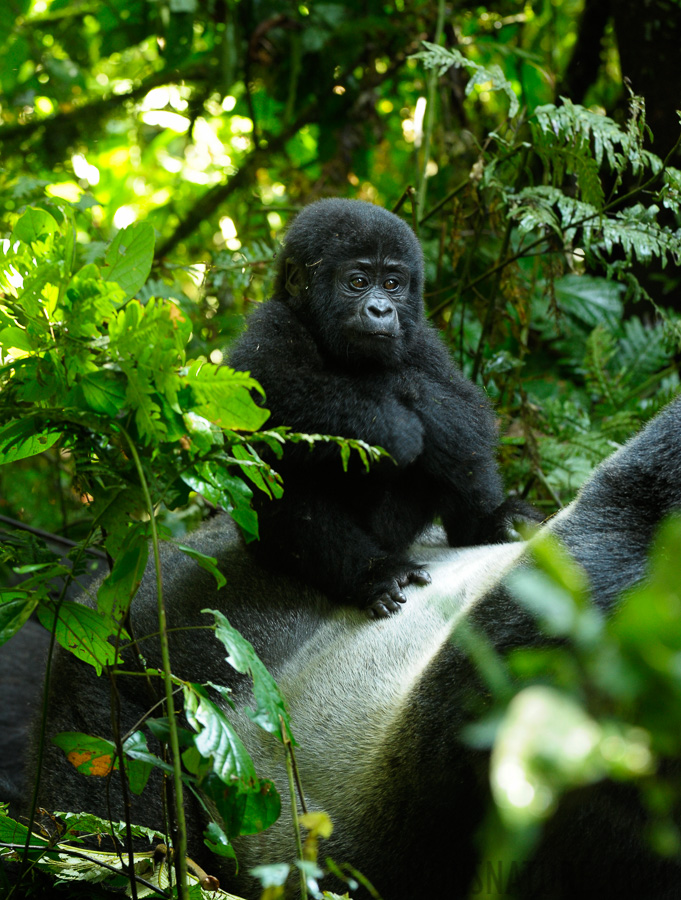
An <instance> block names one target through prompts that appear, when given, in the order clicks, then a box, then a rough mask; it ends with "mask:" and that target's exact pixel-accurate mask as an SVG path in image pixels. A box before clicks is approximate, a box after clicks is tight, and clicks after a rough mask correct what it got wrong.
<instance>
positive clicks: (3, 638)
mask: <svg viewBox="0 0 681 900" xmlns="http://www.w3.org/2000/svg"><path fill="white" fill-rule="evenodd" d="M37 605H38V596H37V595H36V594H27V593H25V592H23V591H0V646H1V645H2V644H4V643H6V642H7V641H8V640H9V639H10V638H11V637H12V636H13V635H15V634H16V633H17V631H19V629H20V628H21V626H22V625H23V624H24V622H26V621H28V619H29V617H30V615H31V613H32V612H33V610H34V609H35V608H36V606H37Z"/></svg>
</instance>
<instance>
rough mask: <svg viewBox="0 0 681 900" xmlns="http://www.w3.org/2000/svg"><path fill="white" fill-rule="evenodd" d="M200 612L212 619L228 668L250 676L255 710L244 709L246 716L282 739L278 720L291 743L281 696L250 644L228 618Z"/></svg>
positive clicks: (288, 724) (287, 720)
mask: <svg viewBox="0 0 681 900" xmlns="http://www.w3.org/2000/svg"><path fill="white" fill-rule="evenodd" d="M202 612H204V613H210V614H211V615H213V616H214V617H215V636H216V637H217V638H218V640H220V641H221V642H222V645H223V646H224V648H225V650H227V662H228V663H229V664H230V666H232V668H234V669H236V670H237V672H242V673H243V674H250V676H251V677H252V678H253V694H254V696H255V700H256V709H255V710H251V709H247V710H246V713H247V715H248V717H249V718H250V719H251V720H252V721H253V722H255V723H256V725H259V726H260V727H261V728H263V729H264V730H265V731H269V732H270V733H271V734H275V735H277V737H278V738H279V739H280V740H283V735H282V731H281V721H280V720H283V723H284V727H285V728H286V731H287V733H288V735H289V737H290V738H291V740H293V737H292V732H291V723H290V721H289V716H288V712H287V710H286V704H285V702H284V698H283V696H282V693H281V691H280V690H279V688H278V687H277V683H276V682H275V680H274V678H272V676H271V675H270V673H269V672H268V671H267V669H266V668H265V666H264V664H263V663H262V662H261V660H260V659H259V657H258V655H257V653H256V652H255V650H254V649H253V646H252V644H251V643H250V642H249V641H247V640H246V638H245V637H243V635H241V634H240V633H239V632H238V631H237V630H236V628H233V627H232V626H231V625H230V624H229V622H228V621H227V618H226V617H225V616H224V615H223V614H222V613H221V612H219V611H218V610H216V609H204V610H202Z"/></svg>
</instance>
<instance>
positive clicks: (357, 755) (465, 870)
mask: <svg viewBox="0 0 681 900" xmlns="http://www.w3.org/2000/svg"><path fill="white" fill-rule="evenodd" d="M679 507H681V401H677V402H675V403H674V404H673V405H671V406H670V407H669V408H668V409H667V410H666V411H664V412H663V413H662V414H660V415H659V416H658V417H657V418H656V419H654V420H653V421H652V422H651V423H650V424H649V425H648V427H647V428H646V429H645V430H643V431H642V432H641V433H640V434H639V435H638V436H637V437H636V438H635V439H634V440H633V441H631V442H630V443H629V444H627V445H625V446H624V447H623V448H622V449H620V450H619V451H618V452H617V453H615V454H614V455H613V456H612V457H611V458H610V459H609V460H607V461H606V462H605V463H604V464H602V465H601V466H600V467H599V469H598V470H597V471H596V473H595V475H594V476H593V477H592V478H591V480H590V481H589V482H588V483H587V484H586V486H585V487H584V488H583V490H582V492H581V493H580V495H579V497H578V499H577V500H576V501H575V502H574V503H573V504H572V505H571V506H570V507H568V508H567V509H566V510H564V511H563V512H561V513H560V514H559V515H558V516H556V517H555V518H554V519H553V520H551V521H550V522H549V523H548V524H547V525H545V526H544V528H545V529H548V530H550V531H552V532H553V533H554V534H556V535H558V536H559V537H560V538H561V539H562V540H563V541H564V542H565V543H566V545H567V546H568V548H569V550H570V551H571V552H572V553H573V554H574V555H575V556H576V558H577V559H578V561H579V562H580V563H581V564H582V565H583V566H584V568H585V569H586V571H587V573H588V575H589V578H590V580H591V583H592V586H593V589H594V595H595V598H596V601H597V603H598V604H599V605H600V606H601V607H602V608H603V609H605V610H607V609H609V608H610V607H611V606H612V604H613V602H614V601H615V599H616V597H617V596H618V594H619V592H620V591H621V590H622V589H623V588H626V587H627V586H629V585H631V584H633V583H635V582H636V581H638V580H640V579H641V578H642V577H643V576H644V573H645V561H646V554H647V551H648V548H649V545H650V541H651V538H652V536H653V533H654V531H655V529H656V527H657V525H658V523H659V522H660V520H661V518H662V517H664V516H665V515H666V514H668V513H669V512H671V511H672V510H674V509H678V508H679ZM194 543H195V545H196V546H197V547H199V548H200V549H201V550H202V551H203V552H204V553H209V554H212V555H214V556H217V557H218V559H219V562H220V565H221V567H222V569H223V570H224V571H225V573H226V575H227V579H228V584H227V586H226V587H225V588H224V589H222V590H220V591H217V592H216V590H215V587H214V584H213V583H212V580H211V577H210V576H209V575H207V573H205V572H203V570H200V569H199V568H198V567H197V566H196V565H195V564H194V563H193V562H192V561H191V560H190V559H188V558H187V557H185V556H181V555H179V554H174V553H173V552H171V551H168V552H167V553H166V555H165V559H164V581H165V593H166V596H167V598H168V604H169V624H170V626H171V627H174V628H177V627H179V626H182V625H190V626H191V625H197V624H200V623H202V622H205V616H202V614H201V610H202V609H204V608H206V607H212V608H216V609H221V610H223V611H224V612H225V613H226V614H227V616H228V617H229V619H230V620H231V621H232V623H233V624H235V625H236V626H237V627H239V628H240V629H241V630H242V631H243V633H244V634H245V635H246V636H247V637H248V638H249V639H250V640H251V641H252V642H253V644H254V645H255V648H256V650H257V651H258V653H259V654H260V655H261V656H262V658H263V660H264V661H265V663H266V664H267V665H268V666H269V668H270V670H271V671H272V673H273V674H274V676H275V677H276V678H277V680H278V681H279V683H280V685H281V686H282V688H283V690H284V693H285V695H286V697H287V699H288V703H289V706H290V712H291V719H292V724H293V728H294V731H295V734H296V738H297V740H298V743H299V750H298V753H297V758H298V763H299V768H300V773H301V778H302V783H303V786H304V789H305V792H306V796H307V803H308V806H309V808H311V809H324V810H326V811H327V812H328V813H329V815H330V816H331V818H332V820H333V822H334V825H335V830H334V833H333V836H332V837H331V839H330V841H329V842H328V845H325V846H324V852H325V853H326V852H328V853H329V854H330V855H331V856H332V857H333V858H334V859H335V860H337V861H339V862H344V861H349V862H351V863H352V864H353V865H355V866H356V867H357V868H358V869H359V870H360V871H362V872H363V873H364V874H365V875H366V876H367V877H368V878H369V879H370V880H371V881H372V882H373V883H374V884H375V885H376V887H377V889H378V890H379V891H380V892H381V894H382V896H383V897H384V898H385V900H413V898H416V897H447V898H452V900H456V898H461V900H463V898H466V897H469V896H471V895H473V894H474V893H475V892H476V890H477V886H476V882H475V880H474V872H475V866H476V863H477V861H478V852H479V851H478V848H477V845H476V830H477V828H478V825H479V824H480V822H481V818H482V815H483V813H484V810H485V808H486V805H487V801H488V796H489V790H488V782H487V764H488V759H487V755H486V754H485V753H483V752H482V751H477V750H474V749H472V748H471V747H470V746H469V745H467V744H466V743H465V742H464V741H463V740H462V737H461V727H462V724H464V723H465V722H466V721H467V719H468V716H469V709H470V703H471V700H472V699H475V700H476V702H477V701H479V700H480V699H481V698H482V699H483V700H484V693H485V692H484V688H483V687H482V685H481V682H480V679H479V678H478V676H477V674H476V671H475V669H474V667H473V666H472V665H471V663H470V662H469V660H468V659H467V657H466V655H465V654H464V653H463V652H462V651H461V649H460V647H459V646H458V645H457V643H456V642H455V641H452V640H451V638H452V636H453V635H454V636H455V635H456V630H457V627H458V625H459V623H460V622H461V621H468V622H472V623H474V625H475V626H476V627H477V628H478V629H480V630H481V631H482V632H483V633H484V634H485V635H486V636H487V638H488V640H489V641H490V642H491V643H492V645H493V646H494V647H495V648H496V650H497V651H498V652H500V653H504V652H506V651H507V650H509V649H511V648H517V647H520V646H526V645H532V644H536V643H537V641H538V640H541V637H540V635H538V633H537V630H536V627H535V624H534V622H533V620H531V619H530V618H529V616H528V615H527V614H526V613H525V611H524V610H523V609H522V608H521V607H520V606H519V605H517V604H516V603H515V602H514V600H513V599H512V597H511V596H510V595H509V594H508V593H507V592H506V591H505V590H504V588H503V585H502V581H503V579H504V577H505V575H506V574H507V573H508V572H509V571H510V570H511V569H512V568H513V567H515V566H518V565H525V564H527V563H526V558H525V556H526V548H525V545H524V544H523V543H521V542H516V543H508V544H499V545H495V546H484V547H475V548H468V549H458V550H457V549H451V548H447V547H444V546H443V547H439V548H437V547H435V548H432V549H431V550H430V551H426V550H425V549H424V550H423V552H424V553H426V552H429V554H430V558H429V560H428V566H429V570H430V572H431V575H432V583H431V584H430V585H427V586H423V587H419V588H413V589H408V590H410V591H411V592H412V593H413V596H412V598H411V602H410V603H408V604H407V605H406V606H405V608H404V610H403V613H402V614H401V615H399V616H392V617H389V618H387V619H383V620H380V621H378V622H371V621H367V619H366V617H365V615H364V614H362V613H361V612H360V611H358V610H357V609H354V608H351V607H347V608H344V607H339V606H338V605H336V604H331V603H329V602H328V601H327V600H326V599H325V598H324V597H322V596H321V595H319V594H317V593H316V592H314V591H312V590H309V589H307V588H305V587H303V586H302V585H301V584H300V583H297V582H294V581H289V580H287V579H285V578H282V577H273V576H272V575H270V574H268V573H267V572H266V571H265V570H263V569H261V568H259V567H258V566H257V564H255V563H254V562H253V560H252V559H251V558H250V557H249V555H248V554H247V553H246V552H245V550H244V548H243V547H242V545H241V544H240V542H239V540H238V538H237V537H236V535H235V533H234V529H233V527H232V526H231V525H230V524H229V520H228V519H227V517H226V516H218V517H216V518H215V519H214V520H212V521H211V522H208V523H206V524H205V525H204V526H203V528H202V529H200V530H199V531H198V533H197V534H196V535H195V537H194ZM155 602H156V601H155V589H154V586H153V575H152V573H151V571H150V572H149V573H148V575H147V577H145V580H144V583H143V586H142V588H141V590H140V594H139V596H138V598H137V600H136V601H135V604H134V605H133V616H134V622H135V632H136V634H137V636H138V637H139V636H142V635H145V634H152V633H154V632H155V631H156V627H157V626H156V624H155V612H154V610H155ZM171 637H172V645H171V655H172V659H173V670H174V671H176V672H177V673H178V674H179V675H181V676H182V677H184V678H187V679H191V680H193V681H208V680H210V681H213V682H215V683H218V684H231V685H232V686H233V687H234V689H235V695H234V696H235V699H236V701H237V704H239V705H241V704H243V703H248V702H249V697H248V692H249V687H248V684H247V683H246V682H245V681H244V680H242V679H235V677H234V674H233V672H232V670H231V669H230V667H229V666H228V665H227V664H226V663H225V662H224V661H223V653H222V652H221V651H219V650H217V649H216V648H217V646H218V645H217V644H216V643H215V641H214V640H213V638H212V636H211V635H210V633H206V632H200V631H192V632H188V633H183V632H173V633H172V634H171ZM10 647H11V644H10ZM144 648H145V649H144V652H145V655H146V657H147V659H148V662H149V664H150V665H158V651H157V649H156V648H155V641H154V640H153V639H151V640H147V641H145V642H144ZM121 689H122V691H123V696H122V702H123V719H124V721H123V728H124V729H125V728H128V727H130V726H131V725H133V724H134V723H135V722H137V721H138V720H139V719H141V718H142V717H143V716H144V715H145V714H146V713H147V703H146V702H145V699H144V696H143V695H142V692H141V691H140V689H139V679H130V683H126V682H125V681H124V680H123V679H121ZM109 699H110V698H109V685H108V681H107V680H106V679H103V678H102V679H97V678H96V677H94V675H93V672H92V669H90V668H89V667H87V666H85V665H82V664H80V663H79V662H78V661H77V660H75V658H74V657H72V656H70V655H69V654H67V653H61V654H60V656H59V659H58V661H57V665H56V667H55V672H54V695H53V698H52V704H51V710H52V711H51V720H50V723H49V728H50V732H55V731H60V730H77V731H87V732H90V733H95V734H101V735H103V736H106V735H108V734H109V731H110V728H109ZM245 734H246V737H245V739H246V743H247V745H248V746H249V749H250V750H251V752H252V753H253V754H254V756H255V758H256V761H257V764H258V768H259V772H260V774H261V775H262V776H263V777H273V778H274V779H275V781H276V782H277V783H278V784H279V785H280V786H282V785H285V783H286V775H285V771H284V768H283V761H282V757H281V752H280V748H279V745H278V744H276V742H275V741H274V740H271V739H270V738H269V737H268V736H267V735H263V733H261V732H259V731H256V730H255V729H252V730H251V729H249V727H248V726H246V731H245ZM117 787H118V785H117V782H116V780H113V781H112V782H111V789H112V804H113V813H114V816H115V817H116V818H121V810H122V803H121V800H120V797H117V796H116V794H115V792H116V790H117ZM570 799H571V803H570V805H569V806H568V805H566V806H565V807H563V808H561V810H560V812H559V814H558V816H557V817H556V818H555V819H554V820H553V821H552V824H551V828H550V831H549V833H548V834H547V836H546V838H545V840H544V842H543V843H542V845H541V847H540V849H539V850H538V852H537V855H536V858H535V860H534V865H535V866H536V867H539V866H541V868H542V871H545V872H547V873H549V875H550V876H551V878H550V881H549V882H548V883H547V882H546V881H544V880H542V881H540V882H539V883H535V882H534V881H533V880H532V879H529V880H528V882H527V884H526V885H525V886H524V888H523V890H522V895H521V896H522V898H523V900H530V898H537V900H539V898H542V900H545V898H547V897H551V898H564V900H573V898H574V897H587V896H594V897H625V898H637V900H640V898H650V900H665V898H669V900H671V898H678V897H679V896H680V894H681V867H680V865H679V860H678V858H671V859H658V858H656V857H654V856H653V855H652V854H651V853H649V852H648V850H647V848H646V843H645V840H644V838H643V833H644V830H645V815H644V812H643V811H642V810H641V809H640V808H639V807H638V805H637V804H636V803H635V802H633V800H632V797H631V796H630V795H629V793H628V791H627V789H626V788H625V787H622V786H616V785H612V784H604V785H602V786H600V788H596V789H590V790H588V791H585V792H584V793H583V794H580V795H572V797H571V798H570ZM40 801H41V805H42V806H44V807H47V808H48V809H55V808H57V809H72V810H79V809H84V810H91V811H94V812H98V813H100V814H103V813H104V812H105V810H106V808H107V801H106V796H105V791H104V786H103V785H102V784H100V783H99V780H98V779H92V778H91V779H84V778H82V777H81V776H79V775H78V774H77V773H76V772H75V770H73V769H72V767H71V766H70V765H69V764H68V763H67V762H66V761H65V760H64V759H63V757H62V755H61V753H60V752H59V751H56V750H54V752H51V753H50V755H49V757H48V760H47V768H46V771H45V772H44V773H43V792H42V795H41V798H40ZM135 802H136V803H137V804H138V805H137V806H136V807H135V808H133V810H132V818H133V821H139V822H141V823H143V824H148V825H156V826H157V825H158V823H159V822H160V811H159V810H158V809H156V808H153V807H152V806H150V799H149V797H148V796H147V795H146V794H145V795H143V797H142V801H141V802H140V801H139V800H136V801H135ZM284 802H285V801H284ZM188 813H189V821H190V829H191V834H190V850H189V852H190V854H191V855H192V856H193V857H194V858H195V859H197V860H200V861H201V864H202V865H203V866H204V868H205V869H206V870H207V871H209V872H214V873H216V874H219V876H220V879H221V881H222V884H223V886H225V887H227V886H229V887H230V888H231V889H233V890H236V891H238V892H242V893H244V895H245V896H247V897H249V898H256V897H258V895H259V891H258V887H257V885H255V884H254V883H253V882H252V881H250V880H249V876H248V869H249V867H250V866H252V865H255V864H256V863H267V862H276V861H280V860H287V861H291V860H292V859H293V857H294V853H295V850H294V843H293V837H292V833H291V829H290V814H289V811H288V809H287V808H285V809H284V812H283V814H282V817H281V820H280V821H279V822H278V823H277V824H276V825H275V826H273V827H272V828H271V829H269V830H268V831H266V832H264V833H263V834H262V835H259V836H257V837H254V838H245V839H243V840H242V841H241V842H240V843H239V846H238V852H239V858H240V872H241V875H240V876H239V877H238V878H234V877H233V871H232V866H231V864H229V863H227V866H226V869H227V870H226V871H224V867H225V864H224V862H223V861H221V860H219V859H218V858H214V857H213V858H210V855H209V854H208V856H209V859H206V858H205V856H204V857H203V858H202V857H201V856H200V854H201V847H202V841H201V828H202V822H201V817H200V815H199V813H198V812H197V810H195V809H192V808H189V806H188ZM221 867H222V869H223V871H221ZM565 873H568V874H569V877H567V878H566V877H564V875H565ZM330 886H331V885H330ZM356 896H357V897H360V896H365V895H364V894H362V892H361V891H359V892H357V894H356Z"/></svg>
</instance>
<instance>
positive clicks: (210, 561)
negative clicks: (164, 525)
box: [177, 544, 227, 590]
mask: <svg viewBox="0 0 681 900" xmlns="http://www.w3.org/2000/svg"><path fill="white" fill-rule="evenodd" d="M177 549H178V550H181V551H182V552H183V553H186V554H187V556H190V557H191V558H192V559H193V560H194V561H195V562H197V563H198V564H199V565H200V566H201V568H202V569H205V570H206V571H207V572H210V573H211V575H213V576H214V577H215V581H216V582H217V588H218V590H220V588H221V587H224V585H226V584H227V579H226V578H225V576H224V575H223V574H222V572H221V571H220V570H219V569H218V561H217V559H215V557H214V556H206V554H205V553H199V551H198V550H195V549H194V548H193V547H187V546H186V545H185V544H177Z"/></svg>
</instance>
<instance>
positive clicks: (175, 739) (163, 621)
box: [121, 428, 189, 900]
mask: <svg viewBox="0 0 681 900" xmlns="http://www.w3.org/2000/svg"><path fill="white" fill-rule="evenodd" d="M121 434H122V435H123V436H124V437H125V439H126V441H127V443H128V447H129V448H130V453H131V455H132V458H133V460H134V462H135V468H136V469H137V474H138V476H139V480H140V485H141V487H142V491H143V493H144V500H145V503H146V506H147V512H148V513H149V524H150V527H151V543H152V547H153V550H154V566H155V568H156V592H157V609H158V626H159V630H160V636H159V641H160V644H161V659H162V662H163V687H164V689H165V700H166V712H167V715H168V730H169V738H170V751H171V754H172V764H173V789H174V795H175V844H176V845H175V847H174V851H175V854H174V855H175V872H176V877H177V890H178V896H179V897H180V898H181V900H188V897H189V892H188V885H187V825H186V821H185V816H184V804H183V802H182V764H181V759H180V740H179V736H178V732H177V720H176V717H175V701H174V698H173V682H172V676H171V672H170V648H169V646H168V633H167V627H168V626H167V617H166V609H165V604H164V602H163V575H162V572H161V556H160V553H159V540H158V530H157V528H156V517H155V514H154V506H153V503H152V502H151V495H150V493H149V486H148V484H147V480H146V478H145V477H144V469H143V468H142V461H141V460H140V457H139V454H138V452H137V448H136V447H135V445H134V443H133V442H132V440H131V438H130V435H129V434H128V433H127V431H125V430H124V429H123V428H121Z"/></svg>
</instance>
